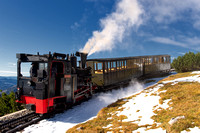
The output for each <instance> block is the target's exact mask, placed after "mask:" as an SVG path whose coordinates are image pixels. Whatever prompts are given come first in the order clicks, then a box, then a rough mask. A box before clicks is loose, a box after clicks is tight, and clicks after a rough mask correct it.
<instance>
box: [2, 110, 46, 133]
mask: <svg viewBox="0 0 200 133" xmlns="http://www.w3.org/2000/svg"><path fill="white" fill-rule="evenodd" d="M42 119H44V116H39V115H38V114H36V113H35V112H29V113H27V114H25V115H23V116H20V117H18V118H12V119H10V120H6V121H3V122H1V123H0V133H13V132H16V131H20V130H22V129H24V128H25V127H27V126H29V125H31V124H34V123H37V122H39V121H40V120H42Z"/></svg>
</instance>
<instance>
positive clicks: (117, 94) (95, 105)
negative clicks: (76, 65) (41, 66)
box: [23, 77, 164, 133]
mask: <svg viewBox="0 0 200 133" xmlns="http://www.w3.org/2000/svg"><path fill="white" fill-rule="evenodd" d="M163 78H164V77H162V78H154V79H152V80H155V82H150V83H147V84H141V83H138V82H137V81H134V80H133V81H132V83H131V86H129V87H127V88H123V89H118V90H112V91H110V92H106V93H98V94H96V95H95V96H94V97H93V98H92V99H90V100H88V101H86V102H83V103H81V104H80V105H77V106H75V107H73V108H72V109H69V110H67V111H65V112H64V113H62V114H57V115H55V117H53V118H50V119H45V120H42V121H40V122H39V123H38V124H34V125H31V126H29V127H27V128H25V129H24V131H23V132H24V133H41V132H51V133H65V132H66V130H68V129H69V128H71V127H73V126H75V125H76V124H79V123H82V122H85V121H87V120H90V119H92V118H94V117H95V116H96V115H97V113H98V112H99V111H100V110H101V109H102V108H103V107H106V106H107V105H109V104H111V103H113V102H115V101H117V100H118V99H120V98H123V97H128V96H131V95H133V94H135V93H137V92H140V91H141V90H143V89H144V88H146V87H148V86H150V85H153V84H155V83H156V82H158V81H159V80H161V79H163Z"/></svg>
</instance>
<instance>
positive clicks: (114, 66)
mask: <svg viewBox="0 0 200 133" xmlns="http://www.w3.org/2000/svg"><path fill="white" fill-rule="evenodd" d="M115 70H116V62H115V61H113V62H111V71H115Z"/></svg>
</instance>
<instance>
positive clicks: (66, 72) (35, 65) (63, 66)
mask: <svg viewBox="0 0 200 133" xmlns="http://www.w3.org/2000/svg"><path fill="white" fill-rule="evenodd" d="M16 57H17V58H18V62H17V92H16V99H17V102H19V103H22V104H24V105H25V107H26V108H27V109H29V110H34V111H35V112H36V113H38V114H47V113H50V112H53V111H56V110H64V109H66V108H67V107H68V106H71V105H73V104H75V103H77V102H79V101H82V100H83V99H86V98H89V97H91V96H92V94H93V92H94V91H95V90H98V91H99V90H102V89H104V88H106V87H109V86H112V85H114V84H115V85H116V84H117V83H120V82H124V81H127V80H130V79H132V78H138V77H141V76H144V75H149V74H152V75H154V74H161V73H169V72H170V56H169V55H155V56H138V57H124V58H106V59H89V60H87V54H86V53H81V52H76V54H75V55H74V54H71V55H70V56H69V55H68V54H67V55H66V54H61V53H53V54H51V53H49V54H45V55H40V54H39V53H38V54H37V55H32V54H23V53H21V54H17V55H16ZM77 58H80V61H78V62H77ZM24 63H31V65H32V66H31V67H30V66H29V67H30V76H24V75H22V70H21V65H22V64H24ZM77 63H78V64H77Z"/></svg>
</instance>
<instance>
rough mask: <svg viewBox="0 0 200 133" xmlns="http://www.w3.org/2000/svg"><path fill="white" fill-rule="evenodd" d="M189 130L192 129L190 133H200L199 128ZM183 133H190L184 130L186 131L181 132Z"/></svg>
mask: <svg viewBox="0 0 200 133" xmlns="http://www.w3.org/2000/svg"><path fill="white" fill-rule="evenodd" d="M189 129H190V131H189V133H200V128H199V127H194V128H189ZM181 133H188V131H186V130H184V131H181Z"/></svg>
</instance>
